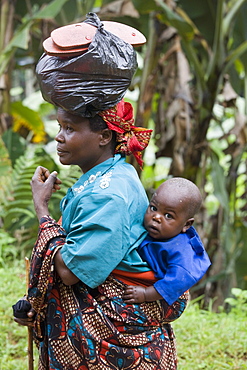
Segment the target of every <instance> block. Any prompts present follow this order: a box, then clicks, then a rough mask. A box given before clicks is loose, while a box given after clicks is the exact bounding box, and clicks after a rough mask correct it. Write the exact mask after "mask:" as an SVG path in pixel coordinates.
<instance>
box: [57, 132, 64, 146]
mask: <svg viewBox="0 0 247 370" xmlns="http://www.w3.org/2000/svg"><path fill="white" fill-rule="evenodd" d="M55 140H56V141H57V142H59V143H63V142H64V136H63V135H62V134H61V131H59V132H58V133H57V135H56V136H55Z"/></svg>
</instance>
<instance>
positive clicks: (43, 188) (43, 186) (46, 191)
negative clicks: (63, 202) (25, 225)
mask: <svg viewBox="0 0 247 370" xmlns="http://www.w3.org/2000/svg"><path fill="white" fill-rule="evenodd" d="M60 184H61V180H59V179H58V178H57V173H56V172H52V173H50V171H49V170H48V169H47V168H45V167H42V166H39V167H37V169H36V171H35V173H34V175H33V178H32V181H31V188H32V193H33V203H34V207H35V211H36V214H37V217H38V219H39V220H40V219H41V217H43V216H45V215H49V209H48V204H49V200H50V198H51V195H52V193H54V192H55V191H57V190H59V189H60V186H59V185H60ZM54 260H55V269H56V271H57V273H58V275H59V276H60V278H61V279H62V281H63V283H64V284H66V285H73V284H75V283H77V282H78V281H79V279H78V278H77V277H76V276H75V275H74V274H73V272H71V271H70V270H69V269H68V268H67V267H66V265H65V263H64V262H63V259H62V256H61V253H60V251H58V252H57V253H56V255H55V259H54Z"/></svg>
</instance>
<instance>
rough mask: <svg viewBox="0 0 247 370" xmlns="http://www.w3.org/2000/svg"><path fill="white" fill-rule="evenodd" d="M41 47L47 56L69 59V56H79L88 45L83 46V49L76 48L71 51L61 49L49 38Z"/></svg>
mask: <svg viewBox="0 0 247 370" xmlns="http://www.w3.org/2000/svg"><path fill="white" fill-rule="evenodd" d="M43 47H44V50H45V52H46V53H47V54H48V55H53V56H63V55H64V56H66V57H70V56H77V55H80V54H82V53H83V52H84V51H87V49H88V44H87V45H85V46H84V47H81V48H76V49H73V48H72V49H62V48H60V47H59V46H57V45H56V44H55V43H54V42H53V40H52V38H51V37H49V38H48V39H46V40H45V41H44V42H43Z"/></svg>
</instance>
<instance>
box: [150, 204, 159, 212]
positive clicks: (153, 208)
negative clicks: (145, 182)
mask: <svg viewBox="0 0 247 370" xmlns="http://www.w3.org/2000/svg"><path fill="white" fill-rule="evenodd" d="M149 207H150V211H152V212H155V211H157V208H156V207H155V206H152V204H150V206H149Z"/></svg>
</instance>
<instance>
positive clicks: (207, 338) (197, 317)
mask: <svg viewBox="0 0 247 370" xmlns="http://www.w3.org/2000/svg"><path fill="white" fill-rule="evenodd" d="M0 281H1V284H0V370H27V368H28V358H27V328H26V327H22V326H19V325H17V324H16V323H15V322H14V321H13V317H12V305H13V304H14V303H16V301H17V300H18V299H19V298H21V297H22V296H23V294H24V293H25V264H24V261H23V262H18V261H16V262H15V263H12V264H8V265H6V266H5V267H2V268H0ZM236 302H237V305H236V306H235V308H234V309H233V310H232V311H231V313H229V314H226V313H225V312H221V313H217V314H216V313H214V312H211V311H204V310H201V309H200V308H199V305H198V304H190V305H189V307H188V308H187V309H186V311H185V313H184V314H183V315H182V316H181V318H180V319H178V320H177V321H176V322H175V323H174V324H173V327H174V330H175V334H176V337H177V347H178V357H179V366H178V370H201V369H203V370H243V369H247V330H246V327H247V325H246V324H247V303H246V301H245V303H244V302H241V301H236ZM34 350H35V365H34V368H35V369H37V350H36V348H34ZM164 370H165V369H164Z"/></svg>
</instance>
